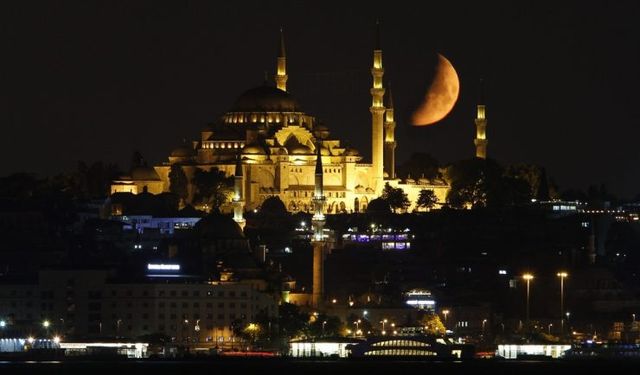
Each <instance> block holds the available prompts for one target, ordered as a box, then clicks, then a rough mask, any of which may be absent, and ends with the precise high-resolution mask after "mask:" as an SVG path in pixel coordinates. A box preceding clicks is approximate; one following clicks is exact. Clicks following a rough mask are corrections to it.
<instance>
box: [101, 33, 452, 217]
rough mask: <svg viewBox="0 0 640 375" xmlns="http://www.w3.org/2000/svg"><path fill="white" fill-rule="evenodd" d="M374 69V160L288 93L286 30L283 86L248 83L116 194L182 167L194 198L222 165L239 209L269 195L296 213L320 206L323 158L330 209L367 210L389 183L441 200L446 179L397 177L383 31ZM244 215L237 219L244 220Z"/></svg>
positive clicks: (279, 76)
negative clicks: (205, 174)
mask: <svg viewBox="0 0 640 375" xmlns="http://www.w3.org/2000/svg"><path fill="white" fill-rule="evenodd" d="M371 75H372V78H373V79H372V87H371V88H370V94H371V99H372V102H371V107H370V108H369V111H370V112H371V148H372V152H371V154H372V160H371V161H365V160H363V157H362V156H361V154H360V152H359V151H358V150H355V149H353V148H350V147H345V146H343V145H342V144H341V141H340V140H339V139H334V138H331V137H330V133H329V129H328V128H327V127H326V126H325V125H323V124H321V123H320V122H319V121H318V120H317V119H316V118H315V117H313V116H312V115H310V114H307V113H305V112H304V111H303V109H302V108H301V106H300V104H299V103H298V102H297V101H296V99H295V98H294V97H293V96H292V95H290V94H289V93H288V92H287V80H288V78H289V76H288V75H287V58H286V53H285V43H284V36H283V34H282V31H281V32H280V48H279V53H278V56H277V68H276V74H275V84H276V85H275V86H276V87H273V86H271V85H269V84H268V83H267V82H265V84H263V85H262V86H260V87H256V88H253V89H250V90H247V91H246V92H244V93H243V94H242V95H240V96H239V97H238V98H237V100H236V101H235V104H234V105H233V106H232V108H231V109H230V110H229V111H228V112H226V113H225V114H223V115H222V116H221V117H220V118H219V119H218V121H216V122H214V123H213V124H210V125H209V126H208V127H207V128H206V129H204V130H203V131H202V132H201V137H200V139H199V140H196V141H193V142H191V143H190V144H186V143H185V144H184V145H183V146H181V147H179V148H177V149H175V150H173V151H172V152H171V154H170V155H169V157H168V161H166V162H164V163H162V164H160V165H156V166H153V167H150V166H137V167H135V168H133V169H132V170H131V172H130V174H129V175H128V176H122V177H121V178H119V179H117V180H114V181H113V182H112V185H111V193H112V194H113V193H118V192H129V193H133V194H138V193H141V192H148V193H152V194H160V193H162V192H167V191H170V178H169V173H170V171H171V169H172V166H173V168H176V167H175V166H178V167H180V168H181V169H182V171H183V172H184V174H185V176H186V178H187V181H188V189H187V190H188V198H187V201H189V202H192V201H193V197H194V193H195V186H194V184H193V183H192V182H191V181H192V178H193V176H194V174H195V172H196V171H197V170H198V169H202V170H205V171H209V170H211V169H213V168H217V169H218V170H220V171H223V172H224V173H225V174H226V175H227V176H235V189H234V198H233V203H232V205H233V206H234V211H238V210H240V211H241V210H252V209H256V208H258V207H260V205H261V204H262V202H263V201H264V200H265V199H266V198H269V197H272V196H277V197H279V198H280V199H281V200H282V201H283V202H284V204H285V206H286V207H287V209H288V210H289V211H291V212H298V211H304V212H313V211H314V203H313V197H314V179H315V168H316V159H317V158H318V157H319V158H321V165H322V169H323V170H322V172H323V191H324V196H325V199H326V201H325V203H324V212H325V213H327V214H331V213H341V212H362V211H364V210H365V209H366V207H367V205H368V204H369V202H370V201H371V200H373V199H375V198H377V197H379V196H380V195H381V193H382V190H383V188H384V185H385V184H386V183H389V184H390V185H391V186H393V187H396V188H398V187H399V188H402V189H403V190H404V192H405V193H407V194H408V197H409V199H410V201H411V202H412V203H411V204H412V207H410V208H409V209H410V210H411V209H412V208H413V207H415V202H416V201H417V198H418V195H419V193H420V191H421V190H423V189H428V190H433V191H434V193H435V194H436V196H437V198H438V201H439V202H440V203H443V202H445V200H446V196H447V193H448V191H449V185H448V184H447V183H446V182H444V181H430V180H427V179H424V178H420V179H417V180H414V179H410V178H408V179H406V180H400V179H397V178H396V174H395V149H396V146H397V144H396V141H395V135H394V133H395V128H396V123H395V119H394V110H393V99H392V97H391V94H390V93H389V94H387V95H386V97H385V88H384V86H383V75H384V68H383V59H382V48H381V45H380V34H379V32H377V35H376V42H375V46H374V49H373V64H372V67H371ZM385 99H386V100H385ZM317 155H318V156H317ZM416 177H417V176H416ZM194 203H195V202H194ZM200 208H202V207H200ZM204 208H206V207H204ZM239 214H240V217H238V218H237V219H238V220H241V215H242V214H241V212H240V213H239Z"/></svg>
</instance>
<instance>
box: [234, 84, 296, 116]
mask: <svg viewBox="0 0 640 375" xmlns="http://www.w3.org/2000/svg"><path fill="white" fill-rule="evenodd" d="M231 112H300V109H299V107H298V103H297V102H296V100H295V99H294V98H293V97H292V96H291V95H289V94H288V93H287V92H286V91H282V90H280V89H277V88H275V87H271V86H267V85H263V86H260V87H256V88H253V89H251V90H247V91H245V92H244V93H242V95H240V96H239V97H238V99H237V100H236V102H235V104H234V105H233V107H232V108H231Z"/></svg>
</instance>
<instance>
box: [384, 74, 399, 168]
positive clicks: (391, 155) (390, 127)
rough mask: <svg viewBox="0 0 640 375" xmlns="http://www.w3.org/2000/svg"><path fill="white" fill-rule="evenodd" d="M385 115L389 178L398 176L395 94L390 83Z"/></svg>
mask: <svg viewBox="0 0 640 375" xmlns="http://www.w3.org/2000/svg"><path fill="white" fill-rule="evenodd" d="M385 107H386V110H385V116H384V158H383V159H384V173H385V176H386V177H387V178H389V179H394V178H396V166H395V164H396V135H395V133H396V121H395V118H394V114H393V94H392V93H391V85H389V95H387V96H386V105H385Z"/></svg>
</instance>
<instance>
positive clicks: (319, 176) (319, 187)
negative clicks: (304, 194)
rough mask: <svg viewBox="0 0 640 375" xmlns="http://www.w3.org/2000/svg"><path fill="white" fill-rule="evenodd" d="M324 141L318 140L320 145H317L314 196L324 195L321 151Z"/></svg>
mask: <svg viewBox="0 0 640 375" xmlns="http://www.w3.org/2000/svg"><path fill="white" fill-rule="evenodd" d="M320 142H322V141H318V146H317V147H316V172H315V186H314V197H324V188H323V184H324V181H323V179H324V174H323V172H322V151H321V143H320Z"/></svg>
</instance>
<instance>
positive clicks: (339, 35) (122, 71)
mask: <svg viewBox="0 0 640 375" xmlns="http://www.w3.org/2000/svg"><path fill="white" fill-rule="evenodd" d="M331 5H334V6H331ZM410 6H412V5H411V4H410V3H406V4H404V6H398V7H391V6H389V5H388V4H387V5H385V3H373V4H371V6H370V7H369V8H366V9H364V8H362V9H361V7H360V6H357V5H355V4H354V5H341V6H340V7H336V6H335V4H325V5H317V4H314V5H307V4H303V3H297V2H287V1H283V2H279V3H277V4H276V5H271V4H259V3H258V4H249V3H243V4H241V5H239V6H237V5H234V6H231V5H220V4H197V5H192V6H186V5H169V6H164V7H154V6H152V4H151V3H148V4H138V5H137V6H135V7H125V6H100V5H95V4H73V3H65V4H62V5H56V4H48V5H42V6H41V7H39V8H37V9H27V8H26V7H22V6H17V5H13V6H12V5H3V7H7V8H9V9H6V11H3V14H4V16H5V17H7V19H6V20H4V22H3V23H4V24H5V25H6V26H5V27H6V30H7V32H6V33H5V36H4V37H3V38H6V40H5V42H6V43H5V45H7V46H8V48H9V50H10V51H11V53H10V54H9V56H10V57H9V58H8V59H7V60H5V62H4V63H5V64H7V65H6V72H7V75H6V77H5V83H6V84H5V85H3V89H2V91H0V96H1V97H2V98H3V100H2V104H0V115H1V117H0V120H1V121H2V122H3V123H5V124H7V126H6V127H5V128H6V129H7V130H6V132H7V133H6V135H5V137H4V139H5V142H3V147H2V151H0V152H1V153H2V156H3V157H4V158H5V160H13V162H12V163H11V164H7V165H5V166H3V168H1V169H0V174H2V175H6V174H9V173H12V172H18V171H28V172H37V173H40V174H43V175H51V174H56V173H59V172H62V171H70V170H72V169H74V168H75V165H76V162H77V161H78V160H86V161H94V160H102V161H105V162H117V163H118V164H119V165H120V167H121V169H123V170H126V169H127V168H128V164H129V160H130V158H131V153H132V152H133V151H134V150H139V151H141V152H142V154H143V155H144V156H145V158H146V159H147V160H148V161H149V162H150V163H157V162H160V161H162V160H163V159H164V157H165V155H166V154H167V153H168V152H169V151H170V150H171V149H173V148H175V147H176V146H178V145H179V144H180V143H181V142H182V139H187V140H191V139H194V138H195V137H196V135H197V133H198V132H199V131H200V130H201V129H202V128H203V127H204V126H205V125H206V124H207V123H209V122H211V121H214V120H215V119H216V118H217V117H218V116H219V115H220V114H222V113H224V112H225V111H226V110H228V109H229V107H230V106H231V105H232V103H233V101H234V100H235V98H236V97H237V96H238V95H239V94H240V93H241V92H243V91H244V90H246V89H247V88H250V87H254V86H257V85H259V84H260V83H261V82H262V80H263V77H264V71H267V72H268V73H269V75H270V76H272V75H273V72H274V69H275V55H276V53H277V44H278V29H279V27H280V26H283V27H284V28H285V38H286V40H287V56H288V69H289V72H290V73H289V82H288V85H289V87H290V88H291V89H290V90H291V92H292V94H293V95H294V96H295V97H297V98H298V100H299V102H300V104H301V106H302V107H303V108H304V110H305V111H306V112H309V113H312V114H314V115H316V116H318V117H319V118H320V119H321V120H322V121H324V122H325V123H326V124H327V125H328V126H329V128H330V129H331V130H332V132H333V134H336V135H337V136H339V137H340V138H342V139H344V140H345V141H347V142H348V143H349V144H350V145H352V146H354V147H356V148H358V149H360V150H361V151H362V153H363V154H364V155H365V157H366V158H367V159H368V157H369V155H370V145H369V139H368V137H359V136H358V134H360V133H363V132H368V131H369V128H370V114H369V111H368V106H369V100H370V95H369V92H368V90H369V87H370V85H371V82H370V81H371V78H370V72H369V68H370V60H371V50H372V47H373V37H372V34H373V25H374V22H375V19H376V18H379V19H380V20H381V22H382V48H383V50H384V51H385V80H386V81H387V82H388V83H390V86H391V87H392V90H393V95H394V101H395V104H396V111H395V112H396V118H397V122H398V127H397V129H396V138H397V140H398V144H399V147H398V150H397V161H398V163H401V162H402V161H404V160H406V159H407V158H408V156H409V155H410V154H411V153H412V152H418V151H424V152H428V153H431V154H432V155H433V156H435V157H436V158H437V159H439V160H440V161H441V162H443V163H446V162H452V161H455V160H459V159H467V158H471V157H473V155H474V145H473V138H474V133H475V125H474V117H475V116H474V112H475V104H476V102H477V91H478V90H477V88H478V80H479V79H480V78H484V79H485V82H486V87H487V88H486V98H487V100H486V102H487V103H486V104H487V118H488V130H487V132H488V138H489V145H488V154H489V157H491V158H495V159H497V160H498V161H500V162H502V163H504V164H507V163H520V162H522V163H531V164H539V165H542V166H545V167H546V168H547V170H548V174H549V176H550V177H553V178H554V179H555V181H556V182H557V183H558V184H559V185H560V187H561V189H566V188H569V187H578V188H583V189H584V188H586V187H587V185H589V184H600V183H605V184H607V186H608V187H609V189H610V190H611V191H613V192H614V193H617V194H620V195H622V196H624V197H626V198H632V197H634V196H635V194H636V193H637V192H638V191H640V179H639V178H638V177H636V176H635V173H634V168H633V166H634V165H635V164H637V162H638V161H640V160H638V159H640V155H638V153H637V151H636V150H635V148H634V147H633V146H634V145H633V141H634V140H635V139H636V138H637V135H638V134H637V133H638V130H637V128H636V127H633V126H631V124H633V121H635V118H636V117H637V111H638V110H637V109H635V108H632V105H633V102H634V100H633V99H634V91H633V89H632V87H633V86H634V85H633V84H634V83H635V82H637V80H638V76H637V74H636V73H633V72H634V70H632V69H631V68H632V67H633V66H635V65H637V60H638V57H637V54H636V52H637V48H638V47H637V45H638V43H637V40H636V39H637V36H634V35H638V33H635V34H634V33H633V28H636V27H637V26H635V25H633V24H632V21H633V19H634V17H633V15H634V14H637V12H636V9H634V8H633V7H631V6H627V5H625V4H618V5H601V6H590V5H589V6H587V5H580V7H572V6H570V5H566V4H563V5H558V6H552V5H551V4H538V5H537V7H536V8H533V7H530V6H526V5H505V6H499V5H497V4H492V5H485V4H482V5H480V4H477V5H473V4H472V5H467V4H465V5H464V7H461V6H458V7H457V9H456V7H455V6H451V8H448V6H444V5H442V6H441V5H434V7H438V6H440V7H441V8H433V9H416V11H415V12H410V11H409V9H408V7H410ZM485 7H486V8H485ZM634 49H635V50H634ZM436 52H439V53H442V54H443V55H444V56H446V57H447V58H448V59H449V60H450V61H451V62H452V64H453V65H454V67H455V68H456V70H457V72H458V74H459V76H460V80H461V94H460V98H459V100H458V103H457V104H456V106H455V107H454V109H453V110H452V112H451V113H450V114H449V115H448V116H447V117H446V118H445V119H444V120H442V121H441V122H439V123H438V124H436V125H433V126H429V127H425V128H415V127H411V126H410V125H409V117H410V114H411V112H412V110H413V109H414V108H415V105H416V104H417V103H418V101H419V100H420V99H421V98H422V95H423V94H424V91H425V90H426V87H427V86H426V85H427V84H428V78H429V67H430V66H431V65H430V64H432V63H433V58H434V56H435V53H436ZM612 56H615V59H614V57H612ZM627 72H632V73H627ZM634 74H635V75H634ZM601 129H606V132H604V131H601ZM25 144H29V147H28V148H25ZM26 149H29V150H36V151H29V152H26V151H25V150H26ZM594 150H598V152H594ZM15 155H23V157H20V158H16V157H15ZM43 155H49V156H47V157H43ZM52 155H54V156H52ZM585 166H587V167H585Z"/></svg>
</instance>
